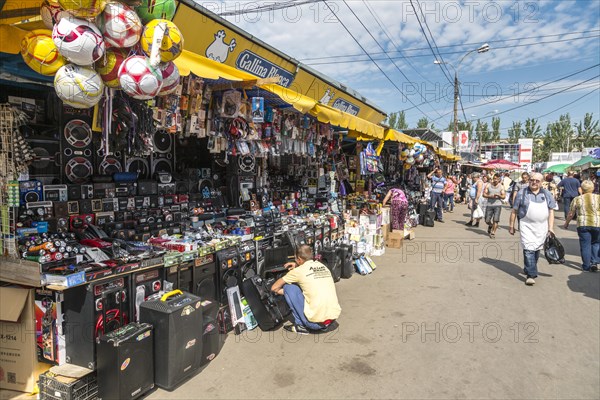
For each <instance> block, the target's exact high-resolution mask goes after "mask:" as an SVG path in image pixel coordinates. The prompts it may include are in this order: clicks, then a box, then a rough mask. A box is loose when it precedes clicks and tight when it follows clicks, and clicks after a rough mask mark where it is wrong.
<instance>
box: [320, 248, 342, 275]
mask: <svg viewBox="0 0 600 400" xmlns="http://www.w3.org/2000/svg"><path fill="white" fill-rule="evenodd" d="M321 262H322V263H323V264H325V266H327V268H328V269H329V271H331V276H332V277H333V281H334V282H337V281H339V280H340V278H341V277H342V259H341V258H340V257H339V255H338V253H337V251H336V249H334V248H331V247H329V248H325V249H323V250H322V251H321Z"/></svg>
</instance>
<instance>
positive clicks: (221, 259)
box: [216, 247, 241, 304]
mask: <svg viewBox="0 0 600 400" xmlns="http://www.w3.org/2000/svg"><path fill="white" fill-rule="evenodd" d="M216 263H217V270H218V272H217V276H218V280H217V293H218V298H217V300H219V302H220V303H221V304H227V288H229V287H234V286H238V285H239V284H240V283H241V282H240V281H239V277H240V274H239V265H240V261H239V255H238V251H237V249H236V248H235V247H234V248H229V249H225V250H221V251H218V252H217V253H216Z"/></svg>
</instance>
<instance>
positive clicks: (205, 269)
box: [193, 254, 218, 318]
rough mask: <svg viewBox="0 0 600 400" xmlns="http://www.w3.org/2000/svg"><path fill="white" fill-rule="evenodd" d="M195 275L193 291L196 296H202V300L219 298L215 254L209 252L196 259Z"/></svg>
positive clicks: (212, 300) (213, 300)
mask: <svg viewBox="0 0 600 400" xmlns="http://www.w3.org/2000/svg"><path fill="white" fill-rule="evenodd" d="M193 277H194V278H193V280H194V284H193V293H194V294H195V295H196V296H198V297H200V298H201V299H202V301H205V300H209V301H211V302H215V301H217V300H218V298H217V281H216V267H215V255H214V254H207V255H205V256H200V257H199V258H197V259H196V261H195V264H194V273H193ZM215 318H216V316H215Z"/></svg>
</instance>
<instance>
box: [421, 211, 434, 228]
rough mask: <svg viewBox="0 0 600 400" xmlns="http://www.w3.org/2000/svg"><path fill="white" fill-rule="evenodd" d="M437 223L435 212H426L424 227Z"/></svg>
mask: <svg viewBox="0 0 600 400" xmlns="http://www.w3.org/2000/svg"><path fill="white" fill-rule="evenodd" d="M434 221H435V211H426V212H425V216H424V217H423V226H429V227H431V226H433V225H434Z"/></svg>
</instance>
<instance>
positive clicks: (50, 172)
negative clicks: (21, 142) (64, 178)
mask: <svg viewBox="0 0 600 400" xmlns="http://www.w3.org/2000/svg"><path fill="white" fill-rule="evenodd" d="M25 141H26V142H27V143H28V144H29V146H30V147H31V150H32V151H33V153H34V158H33V163H31V164H30V165H29V176H30V177H32V178H36V177H42V176H51V177H56V178H58V177H59V176H60V175H61V173H62V171H61V170H62V168H61V162H62V158H61V152H60V141H59V140H56V139H53V138H51V137H43V136H36V137H30V138H27V139H25Z"/></svg>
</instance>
